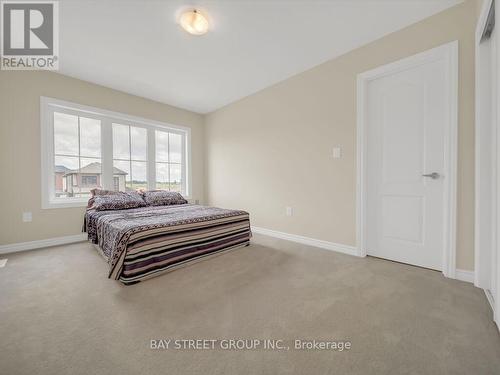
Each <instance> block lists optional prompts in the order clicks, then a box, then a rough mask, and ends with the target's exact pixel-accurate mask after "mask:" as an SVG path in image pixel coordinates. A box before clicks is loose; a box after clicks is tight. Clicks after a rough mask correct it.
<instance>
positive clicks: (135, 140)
mask: <svg viewBox="0 0 500 375" xmlns="http://www.w3.org/2000/svg"><path fill="white" fill-rule="evenodd" d="M130 141H131V143H132V160H144V161H146V160H148V157H147V153H148V147H147V144H148V131H147V130H146V129H144V128H136V127H133V126H132V127H130Z"/></svg>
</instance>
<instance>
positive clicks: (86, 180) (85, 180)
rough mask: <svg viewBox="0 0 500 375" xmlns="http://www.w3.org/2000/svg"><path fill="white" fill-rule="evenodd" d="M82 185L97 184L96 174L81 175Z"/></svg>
mask: <svg viewBox="0 0 500 375" xmlns="http://www.w3.org/2000/svg"><path fill="white" fill-rule="evenodd" d="M82 186H93V187H95V186H97V175H96V176H82Z"/></svg>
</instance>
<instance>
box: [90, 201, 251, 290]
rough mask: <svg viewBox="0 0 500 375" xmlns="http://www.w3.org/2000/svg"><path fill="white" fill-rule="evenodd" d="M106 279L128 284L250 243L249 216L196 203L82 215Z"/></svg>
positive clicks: (94, 212)
mask: <svg viewBox="0 0 500 375" xmlns="http://www.w3.org/2000/svg"><path fill="white" fill-rule="evenodd" d="M85 230H86V231H87V233H88V237H89V240H90V241H92V242H93V243H94V244H96V245H98V247H99V250H100V253H101V254H102V255H103V256H104V258H105V259H106V260H107V262H108V265H109V274H108V277H109V278H112V279H116V280H119V281H121V282H123V283H124V284H132V283H136V282H138V281H142V280H146V279H149V278H151V277H155V276H158V275H160V274H162V273H165V272H167V271H170V270H173V269H177V268H179V267H181V266H185V265H187V264H191V263H193V262H196V261H200V260H202V259H205V258H206V257H208V256H212V255H215V254H219V253H221V252H224V251H228V250H231V249H234V248H237V247H241V246H245V245H248V244H249V241H250V238H251V236H252V234H251V230H250V219H249V214H248V213H247V212H245V211H240V210H227V209H222V208H217V207H206V206H200V205H192V204H185V205H176V206H147V207H140V208H133V209H127V210H113V211H95V210H89V211H87V213H86V214H85Z"/></svg>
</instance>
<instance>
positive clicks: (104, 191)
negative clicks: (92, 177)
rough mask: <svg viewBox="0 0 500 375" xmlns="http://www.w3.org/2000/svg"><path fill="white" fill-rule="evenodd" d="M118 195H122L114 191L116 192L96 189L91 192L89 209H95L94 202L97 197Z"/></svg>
mask: <svg viewBox="0 0 500 375" xmlns="http://www.w3.org/2000/svg"><path fill="white" fill-rule="evenodd" d="M117 194H120V192H119V191H114V190H104V189H99V188H95V189H92V190H90V195H91V196H90V199H89V201H88V203H87V209H90V208H93V206H94V200H95V197H96V196H100V195H117Z"/></svg>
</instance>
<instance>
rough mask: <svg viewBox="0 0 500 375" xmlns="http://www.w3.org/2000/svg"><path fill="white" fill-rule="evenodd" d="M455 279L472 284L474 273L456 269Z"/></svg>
mask: <svg viewBox="0 0 500 375" xmlns="http://www.w3.org/2000/svg"><path fill="white" fill-rule="evenodd" d="M455 279H457V280H460V281H466V282H468V283H473V284H474V271H467V270H459V269H457V270H456V271H455Z"/></svg>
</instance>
